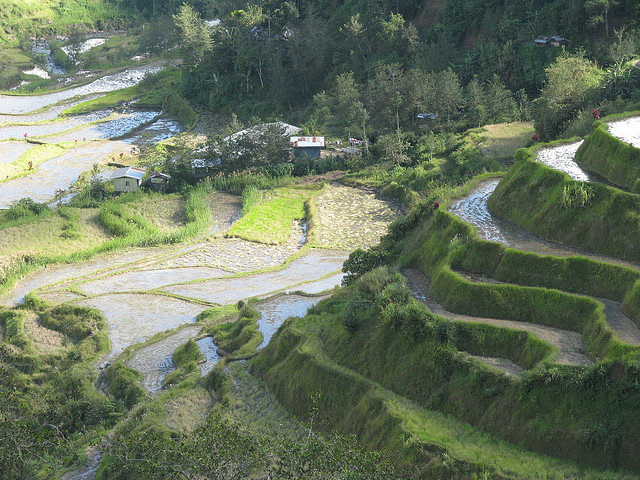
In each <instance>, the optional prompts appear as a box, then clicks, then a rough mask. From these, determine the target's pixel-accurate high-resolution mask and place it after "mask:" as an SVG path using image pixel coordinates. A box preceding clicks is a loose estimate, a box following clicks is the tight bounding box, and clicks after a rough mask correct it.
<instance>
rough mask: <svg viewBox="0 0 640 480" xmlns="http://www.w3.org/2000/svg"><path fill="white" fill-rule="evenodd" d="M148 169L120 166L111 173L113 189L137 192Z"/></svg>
mask: <svg viewBox="0 0 640 480" xmlns="http://www.w3.org/2000/svg"><path fill="white" fill-rule="evenodd" d="M145 173H147V171H146V170H143V169H142V168H136V167H124V168H119V169H117V170H116V171H115V172H113V173H112V174H111V179H112V180H113V189H114V191H116V192H135V191H136V190H138V189H139V188H140V184H141V183H142V177H144V175H145Z"/></svg>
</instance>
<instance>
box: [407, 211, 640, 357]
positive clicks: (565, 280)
mask: <svg viewBox="0 0 640 480" xmlns="http://www.w3.org/2000/svg"><path fill="white" fill-rule="evenodd" d="M414 235H418V238H420V239H422V244H421V245H417V244H416V239H415V238H412V236H409V238H408V239H407V241H406V242H407V245H408V248H409V251H410V252H411V254H409V255H408V256H407V257H406V258H405V259H404V262H405V263H406V264H409V265H413V266H417V267H418V268H419V269H421V270H422V271H423V272H424V273H425V274H428V275H430V276H431V277H432V284H431V291H430V294H431V295H432V296H433V298H434V299H435V300H437V301H438V302H439V303H441V304H442V305H443V306H444V307H445V308H446V309H447V310H449V311H452V312H456V313H461V314H466V315H474V316H478V317H490V318H501V319H506V320H515V321H526V322H531V323H537V324H541V325H549V326H552V327H556V328H561V329H565V330H572V331H575V332H578V333H581V334H582V336H583V340H584V342H585V344H586V345H587V347H588V349H589V352H590V353H591V354H592V355H594V356H596V357H598V358H627V359H631V358H636V357H638V356H640V350H639V349H638V348H636V347H632V346H630V345H627V344H624V343H622V342H620V340H619V339H618V337H617V335H616V334H615V332H614V331H613V330H612V329H611V328H610V327H609V325H608V324H607V321H606V317H605V315H604V305H603V304H602V303H600V302H598V301H596V300H593V299H591V298H587V297H583V296H578V295H572V294H570V293H565V292H563V291H561V290H559V289H557V288H561V289H562V287H563V286H565V285H567V284H571V286H572V288H571V289H570V290H571V291H574V292H576V293H581V294H586V295H594V294H595V295H597V296H602V297H605V298H612V297H613V298H612V299H614V300H618V301H622V300H623V298H624V297H625V295H626V296H627V298H626V299H625V301H626V302H627V303H625V306H626V308H627V310H628V311H629V313H634V312H636V310H638V305H639V303H638V302H639V301H640V298H638V297H640V287H637V288H638V295H636V296H634V295H631V293H629V292H633V291H635V290H634V288H636V287H635V286H636V284H637V283H638V280H637V279H638V278H639V274H640V273H639V272H637V271H635V270H633V269H631V268H625V267H619V266H615V265H609V264H604V263H601V262H596V261H593V260H590V259H587V258H583V257H572V258H557V257H551V256H542V255H534V254H527V253H524V252H519V251H516V250H511V249H507V248H505V247H504V246H503V245H500V244H497V243H493V242H487V241H482V240H478V239H477V238H476V237H475V235H474V234H473V232H472V230H471V229H470V227H469V226H468V225H467V224H465V223H464V222H462V221H461V220H459V219H458V218H457V217H456V216H454V215H452V214H450V213H446V212H442V211H440V212H438V213H437V214H436V215H435V216H434V217H433V219H432V220H431V221H430V222H428V225H427V226H426V228H425V226H423V227H419V228H418V229H417V230H416V232H415V233H414ZM505 252H509V253H508V254H507V253H505ZM503 261H506V263H505V265H502V262H503ZM556 261H557V262H559V263H560V264H562V263H563V262H564V263H569V262H577V263H580V264H581V265H582V266H583V268H582V269H581V270H579V271H578V272H574V273H570V272H568V271H567V270H566V269H565V271H564V275H562V270H560V274H558V272H556V271H555V270H554V268H553V265H554V262H556ZM514 264H515V265H519V266H516V267H514V268H513V270H510V268H511V266H512V265H514ZM451 267H453V268H459V269H464V270H468V271H471V272H474V273H483V274H485V275H488V276H493V278H495V279H496V280H500V281H509V282H513V283H517V284H519V285H514V284H508V285H506V284H494V283H472V282H469V281H467V280H466V279H465V278H464V277H462V276H461V275H459V274H458V273H456V272H455V271H453V270H451ZM585 270H586V271H585ZM532 272H536V275H535V276H534V275H533V274H532ZM579 273H581V274H583V275H584V277H585V278H582V279H581V280H580V282H575V283H572V279H573V277H574V275H577V274H579ZM496 274H497V275H496ZM617 274H619V277H620V278H617V280H618V281H617V282H612V284H611V285H608V286H607V285H599V282H606V281H608V280H610V279H611V278H612V277H616V275H617ZM524 285H534V286H524ZM541 287H545V288H541ZM553 287H555V288H553ZM516 363H517V362H516Z"/></svg>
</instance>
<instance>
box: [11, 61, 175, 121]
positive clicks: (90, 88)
mask: <svg viewBox="0 0 640 480" xmlns="http://www.w3.org/2000/svg"><path fill="white" fill-rule="evenodd" d="M161 68H162V66H161V65H157V64H150V65H143V66H140V67H134V68H130V69H127V70H124V71H122V72H118V73H114V74H111V75H106V76H104V77H101V78H98V79H97V80H94V81H92V82H90V83H87V84H86V85H82V86H78V87H72V88H68V89H65V90H61V91H59V92H54V93H45V94H42V95H0V113H4V114H18V113H27V112H33V111H35V110H39V109H41V108H44V107H47V106H49V105H53V104H55V103H58V102H62V101H64V100H69V99H71V98H73V97H76V96H79V95H88V94H92V93H104V92H111V91H113V90H119V89H121V88H127V87H132V86H133V85H136V84H137V83H140V81H141V80H142V79H143V78H144V76H145V75H146V74H148V73H156V72H158V71H160V70H161Z"/></svg>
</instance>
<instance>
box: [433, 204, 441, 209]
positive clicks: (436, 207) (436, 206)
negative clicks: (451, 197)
mask: <svg viewBox="0 0 640 480" xmlns="http://www.w3.org/2000/svg"><path fill="white" fill-rule="evenodd" d="M439 208H440V202H433V209H434V210H438V209H439Z"/></svg>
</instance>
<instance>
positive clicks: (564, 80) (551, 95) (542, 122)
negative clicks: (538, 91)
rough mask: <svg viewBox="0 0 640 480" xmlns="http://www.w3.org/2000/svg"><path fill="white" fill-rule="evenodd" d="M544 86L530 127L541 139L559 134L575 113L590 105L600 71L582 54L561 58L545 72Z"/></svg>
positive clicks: (597, 95) (595, 96)
mask: <svg viewBox="0 0 640 480" xmlns="http://www.w3.org/2000/svg"><path fill="white" fill-rule="evenodd" d="M546 75H547V83H546V85H545V86H544V88H543V90H542V95H541V96H540V98H539V99H538V100H537V101H536V102H535V105H534V124H535V128H536V130H537V132H538V133H539V134H540V135H541V136H542V138H543V139H549V138H553V137H555V136H557V135H559V134H560V133H561V132H562V130H564V128H566V126H567V123H568V122H569V121H570V120H571V119H572V118H573V117H574V116H575V114H576V112H578V111H579V110H581V109H583V108H585V107H587V106H588V105H591V104H594V103H595V102H596V101H597V100H598V99H599V97H600V95H601V92H600V91H599V89H598V86H599V84H600V80H601V78H602V71H601V70H600V69H599V68H598V67H597V66H596V65H595V64H594V63H593V62H591V61H590V60H587V59H586V58H585V57H584V56H583V55H576V56H570V55H563V56H561V57H560V58H558V60H556V62H555V63H553V64H552V65H550V66H549V67H548V68H547V69H546Z"/></svg>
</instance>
